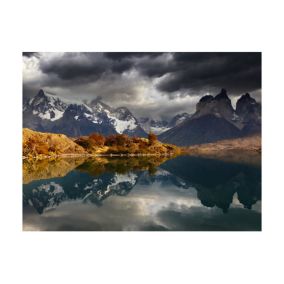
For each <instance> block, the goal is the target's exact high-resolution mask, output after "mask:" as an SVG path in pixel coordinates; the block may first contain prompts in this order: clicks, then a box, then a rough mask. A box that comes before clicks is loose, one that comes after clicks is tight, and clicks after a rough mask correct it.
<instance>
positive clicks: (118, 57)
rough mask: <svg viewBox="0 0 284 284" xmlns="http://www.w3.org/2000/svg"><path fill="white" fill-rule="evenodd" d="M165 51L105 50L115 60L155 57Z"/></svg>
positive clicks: (106, 54) (107, 55)
mask: <svg viewBox="0 0 284 284" xmlns="http://www.w3.org/2000/svg"><path fill="white" fill-rule="evenodd" d="M161 54H163V52H105V53H104V55H105V56H106V57H108V58H110V59H113V60H124V59H129V58H135V57H136V58H138V57H150V58H155V57H157V56H160V55H161Z"/></svg>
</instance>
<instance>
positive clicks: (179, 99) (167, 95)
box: [23, 52, 261, 117]
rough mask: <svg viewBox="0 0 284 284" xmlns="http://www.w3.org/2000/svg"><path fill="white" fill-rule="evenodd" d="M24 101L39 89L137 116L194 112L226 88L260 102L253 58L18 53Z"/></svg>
mask: <svg viewBox="0 0 284 284" xmlns="http://www.w3.org/2000/svg"><path fill="white" fill-rule="evenodd" d="M23 61H24V73H23V92H24V97H30V96H33V95H35V94H36V93H37V91H38V90H39V89H40V88H44V89H47V90H49V91H52V92H54V93H56V94H57V95H58V96H63V97H68V98H71V99H75V100H77V101H80V100H92V99H94V98H95V97H98V96H100V97H102V99H103V101H105V102H106V103H109V104H110V105H112V106H115V107H117V106H121V105H125V106H127V107H129V108H130V110H131V111H133V112H134V114H136V115H138V116H149V115H150V114H151V115H152V116H158V117H167V116H171V115H174V114H177V113H179V112H183V111H187V112H193V111H194V109H195V104H196V102H197V101H198V100H199V98H200V96H202V95H205V94H212V95H214V94H216V93H218V91H219V90H220V89H221V88H226V89H227V91H228V94H229V95H230V96H231V97H233V100H234V97H238V96H240V95H241V94H243V93H245V92H251V93H252V94H253V95H254V96H255V97H256V99H257V100H259V101H260V99H261V98H260V93H261V92H260V90H261V53H258V52H219V53H218V52H217V53H216V52H188V53H187V52H178V53H175V52H145V53H143V52H118V53H117V52H109V53H100V52H82V53H73V52H68V53H37V52H23Z"/></svg>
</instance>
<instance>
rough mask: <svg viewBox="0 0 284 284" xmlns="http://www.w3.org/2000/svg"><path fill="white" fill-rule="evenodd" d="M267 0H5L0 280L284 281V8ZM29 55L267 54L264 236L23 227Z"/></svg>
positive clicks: (1, 22) (1, 7)
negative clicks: (25, 62)
mask: <svg viewBox="0 0 284 284" xmlns="http://www.w3.org/2000/svg"><path fill="white" fill-rule="evenodd" d="M263 3H264V2H261V1H243V0H239V1H219V0H215V1H166V0H164V1H148V0H144V1H130V0H129V1H125V0H121V1H110V0H107V1H84V0H83V1H55V0H50V1H34V0H33V1H30V0H26V1H13V0H11V1H5V2H4V1H2V2H1V4H0V13H1V17H0V29H1V33H0V35H1V68H0V72H1V74H0V78H1V111H0V121H1V126H2V127H1V132H2V135H1V139H0V140H1V150H2V157H4V159H2V163H1V177H2V178H1V181H2V184H3V185H2V186H1V187H2V188H1V190H2V202H1V206H0V208H1V215H0V216H1V274H0V280H1V283H51V282H55V283H78V282H81V283H89V282H91V281H92V282H93V281H97V282H99V283H116V282H118V283H120V282H121V283H143V284H145V283H185V282H193V283H207V282H208V283H209V282H210V283H212V282H213V283H228V282H230V283H250V282H251V283H257V282H263V283H267V282H271V283H282V282H283V280H284V279H283V274H282V273H281V269H282V266H283V264H282V259H280V256H281V255H282V253H283V220H282V218H281V217H282V215H283V213H282V210H283V209H282V203H283V200H284V199H283V182H282V179H281V177H282V175H283V174H282V172H283V165H282V163H283V162H282V161H283V134H282V133H283V96H284V95H283V94H282V93H283V86H282V82H283V70H282V69H283V62H284V61H283V50H284V48H283V42H282V41H281V38H282V37H283V36H282V33H283V30H282V29H281V27H283V26H284V25H283V8H282V7H281V1H269V2H268V4H263ZM265 3H267V2H265ZM22 51H262V52H263V88H262V94H263V100H262V102H263V204H264V206H263V232H259V233H213V232H212V233H208V232H206V233H205V232H204V233H202V232H201V233H196V232H195V233H194V232H190V233H175V232H171V233H167V234H165V233H150V232H149V233H145V232H144V233H143V232H141V233H103V232H99V233H59V232H58V233H48V232H41V233H27V232H22V231H21V225H22V220H21V210H22V202H21V160H20V157H21V127H22V125H21V115H22V109H21V89H22V78H21V64H22V58H21V52H22ZM281 280H282V281H281Z"/></svg>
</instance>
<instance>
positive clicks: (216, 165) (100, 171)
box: [23, 156, 261, 230]
mask: <svg viewBox="0 0 284 284" xmlns="http://www.w3.org/2000/svg"><path fill="white" fill-rule="evenodd" d="M60 163H61V164H62V161H61V162H60ZM76 164H77V166H76ZM26 168H29V169H30V170H29V172H28V174H29V180H32V179H31V171H32V170H36V166H34V167H32V166H30V167H26ZM57 168H59V167H57ZM65 168H66V169H67V168H68V167H67V166H65ZM52 174H53V176H52V175H51V174H50V173H48V174H47V176H46V178H44V175H43V174H42V175H39V174H34V177H35V178H37V177H40V179H34V180H33V181H31V182H29V183H27V184H25V185H24V188H23V210H24V223H23V225H24V229H27V230H29V229H32V230H260V228H261V227H260V213H259V209H258V208H259V201H260V200H261V178H260V174H261V171H260V168H259V167H253V166H248V165H243V164H234V163H226V162H223V161H217V160H212V159H201V158H194V157H188V156H180V157H177V158H175V159H171V160H167V161H165V160H151V159H148V158H147V159H146V158H144V159H142V160H140V159H138V158H137V159H131V158H128V159H105V158H103V159H95V160H90V159H88V160H86V161H85V162H82V161H81V162H79V163H78V162H76V163H73V162H71V164H70V172H68V173H65V176H63V175H62V173H61V172H60V173H59V175H57V174H56V173H55V172H52ZM24 175H25V172H24ZM249 209H251V210H249ZM33 210H35V211H33ZM224 213H226V214H225V215H226V216H223V214H224Z"/></svg>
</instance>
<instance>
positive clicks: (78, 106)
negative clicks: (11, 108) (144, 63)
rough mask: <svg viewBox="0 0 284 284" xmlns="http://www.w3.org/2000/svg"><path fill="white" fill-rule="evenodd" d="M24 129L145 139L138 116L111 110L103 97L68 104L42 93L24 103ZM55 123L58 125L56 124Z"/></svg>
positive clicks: (122, 109)
mask: <svg viewBox="0 0 284 284" xmlns="http://www.w3.org/2000/svg"><path fill="white" fill-rule="evenodd" d="M23 102H24V105H23V114H24V127H29V128H31V129H34V130H38V131H42V132H56V133H64V134H67V135H69V136H79V135H88V134H90V133H92V132H99V133H102V134H104V135H110V134H117V133H121V134H122V133H124V134H128V135H131V136H132V135H137V136H142V137H145V136H146V133H145V132H144V130H143V129H142V128H141V127H140V125H139V122H138V121H137V119H136V118H135V116H134V115H133V114H132V113H131V112H130V110H129V109H127V108H126V107H119V108H116V109H114V108H112V107H110V106H109V105H107V104H105V103H104V102H102V99H101V98H100V97H98V98H96V99H95V100H93V101H91V102H90V103H79V102H75V101H71V100H70V101H69V100H68V101H66V100H65V99H63V100H62V99H61V98H59V97H57V96H56V95H55V94H52V93H50V92H46V91H45V90H43V89H41V90H39V92H38V93H37V95H35V96H34V97H33V98H32V99H30V100H29V101H27V100H25V99H24V100H23ZM55 120H56V123H55Z"/></svg>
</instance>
